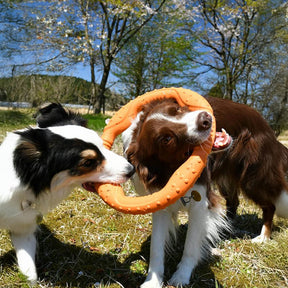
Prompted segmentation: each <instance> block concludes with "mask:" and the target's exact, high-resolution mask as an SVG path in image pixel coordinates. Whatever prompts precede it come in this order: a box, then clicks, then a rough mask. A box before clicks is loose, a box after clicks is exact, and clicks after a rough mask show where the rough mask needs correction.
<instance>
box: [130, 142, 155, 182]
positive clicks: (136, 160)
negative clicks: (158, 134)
mask: <svg viewBox="0 0 288 288" xmlns="http://www.w3.org/2000/svg"><path fill="white" fill-rule="evenodd" d="M141 154H142V153H141V151H139V145H138V144H137V143H136V142H134V143H131V144H130V146H129V148H128V149H127V151H126V155H127V160H128V161H129V162H130V163H131V164H132V165H133V166H134V167H135V170H136V172H137V174H138V176H139V178H140V180H141V181H142V183H143V184H144V186H145V187H146V188H149V187H151V185H153V182H154V181H155V179H156V175H155V174H154V173H152V171H150V170H151V169H149V167H148V166H147V165H145V164H144V163H143V162H144V161H143V159H142V157H141Z"/></svg>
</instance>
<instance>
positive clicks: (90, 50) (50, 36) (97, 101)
mask: <svg viewBox="0 0 288 288" xmlns="http://www.w3.org/2000/svg"><path fill="white" fill-rule="evenodd" d="M164 3H165V0H154V1H145V0H129V1H125V2H124V1H123V2H122V1H117V0H62V1H58V0H51V1H30V2H29V3H28V4H27V2H26V8H27V7H28V8H29V4H30V11H31V12H30V13H31V14H30V15H29V16H30V22H29V23H30V26H31V27H33V29H34V31H35V37H36V42H37V45H39V46H40V45H41V47H43V48H42V51H44V49H45V50H46V51H49V54H50V55H52V56H50V57H48V58H49V66H48V68H49V69H52V70H54V71H55V70H60V69H63V68H65V67H67V65H68V64H69V63H70V64H75V63H78V62H83V63H84V64H86V65H89V66H90V71H91V82H92V93H91V96H92V97H91V104H92V105H93V107H94V108H95V112H100V110H101V109H103V112H105V101H104V100H105V96H104V93H105V90H106V85H107V81H108V78H109V74H110V70H111V65H112V63H113V61H114V59H115V58H116V57H117V54H118V53H119V51H121V49H122V48H123V47H125V45H126V44H127V43H128V42H129V41H130V39H131V37H133V36H134V35H135V34H136V33H137V32H138V31H139V30H140V29H141V28H142V27H143V26H145V25H146V23H148V22H149V21H150V20H151V19H152V18H153V16H154V15H155V14H157V13H159V11H160V9H161V7H162V6H163V4H164ZM22 5H23V4H22ZM47 54H48V52H47ZM47 54H46V55H47ZM50 60H54V61H50ZM97 68H99V71H100V72H101V75H102V76H101V80H100V84H99V89H98V91H96V86H95V83H96V79H95V72H96V69H97Z"/></svg>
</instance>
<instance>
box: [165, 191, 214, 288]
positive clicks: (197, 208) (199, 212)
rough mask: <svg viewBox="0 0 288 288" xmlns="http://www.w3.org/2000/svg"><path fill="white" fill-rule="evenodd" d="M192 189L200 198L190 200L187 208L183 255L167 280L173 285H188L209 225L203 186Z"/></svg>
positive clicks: (198, 259)
mask: <svg viewBox="0 0 288 288" xmlns="http://www.w3.org/2000/svg"><path fill="white" fill-rule="evenodd" d="M193 189H195V190H197V191H198V192H199V193H200V195H201V200H200V201H199V202H198V201H195V200H193V199H192V200H191V203H190V208H189V219H188V229H187V235H186V240H185V246H184V251H183V256H182V259H181V261H180V263H179V264H178V268H177V271H176V272H175V273H174V274H173V276H172V278H171V279H170V280H169V284H172V285H174V286H177V287H178V285H180V286H181V285H188V284H189V282H190V277H191V273H192V271H193V270H194V268H195V267H196V265H197V264H198V263H199V261H200V259H201V258H202V254H203V252H202V251H203V250H202V249H203V244H204V242H205V238H206V237H207V225H209V210H208V202H207V197H206V189H205V187H204V186H200V185H195V186H194V187H193Z"/></svg>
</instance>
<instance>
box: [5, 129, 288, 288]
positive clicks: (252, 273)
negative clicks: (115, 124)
mask: <svg viewBox="0 0 288 288" xmlns="http://www.w3.org/2000/svg"><path fill="white" fill-rule="evenodd" d="M8 126H9V125H8ZM8 126H7V127H6V128H7V130H9V129H10V128H11V127H10V126H9V127H8ZM13 127H14V126H13ZM13 127H12V128H13ZM13 129H14V128H13ZM10 130H12V129H10ZM287 138H288V137H287ZM116 142H117V143H116V144H115V147H114V149H115V151H116V152H117V153H122V147H121V143H120V140H119V139H117V141H116ZM125 190H128V191H130V193H131V194H133V193H134V191H133V187H132V185H131V184H130V183H127V184H125ZM260 212H261V211H260V210H259V209H258V208H257V207H256V206H255V205H254V204H253V203H251V202H249V201H247V200H244V199H243V198H242V199H241V204H240V207H239V209H238V216H237V218H236V219H235V222H234V228H235V229H234V230H233V235H227V236H226V238H225V239H223V241H222V242H221V243H219V247H218V249H219V251H220V253H221V255H220V256H215V257H211V258H210V259H208V260H207V261H204V262H203V263H202V264H201V265H199V267H197V269H196V271H195V273H194V274H193V276H192V279H191V285H189V286H187V287H193V288H214V287H215V288H216V287H217V288H218V287H222V288H226V287H227V288H231V287H233V288H234V287H239V288H240V287H241V288H243V287H249V288H252V287H257V288H263V287H265V288H266V287H271V288H272V287H283V288H284V287H288V248H287V247H288V229H287V228H288V220H285V219H280V218H277V217H275V221H274V224H275V225H274V230H273V234H272V236H273V239H272V240H271V241H269V242H268V243H265V244H252V243H251V240H250V239H251V238H252V237H255V236H256V235H258V234H259V233H260V230H261V224H262V218H261V214H260ZM186 219H187V218H186V216H185V214H181V219H180V220H181V221H180V224H181V225H180V228H181V229H180V232H179V237H178V242H177V244H176V245H175V247H174V248H175V250H174V252H173V253H171V252H170V253H169V255H168V256H167V259H166V271H165V279H169V278H170V277H171V275H172V273H173V272H174V271H175V269H176V266H177V263H178V261H179V259H180V258H181V253H182V249H183V245H184V239H185V232H186V225H185V223H186ZM151 226H152V225H151V214H148V215H137V216H134V215H126V214H122V213H119V212H117V211H115V210H113V209H111V208H110V207H108V206H107V205H106V204H105V203H104V202H103V201H102V200H101V199H100V198H99V197H98V196H97V195H95V194H92V193H89V192H86V191H84V190H82V189H80V188H79V189H75V191H73V193H71V195H70V197H69V198H68V199H67V200H66V201H64V202H63V203H61V204H60V205H59V206H58V207H57V208H56V209H54V210H53V211H52V212H51V213H49V214H48V215H46V216H45V217H44V219H43V221H42V223H41V225H40V229H39V232H38V242H39V247H38V254H37V255H38V256H37V267H38V274H39V277H40V281H39V282H38V285H37V287H39V288H40V287H57V288H58V287H59V288H64V287H65V288H67V287H73V288H74V287H81V288H83V287H85V288H86V287H87V288H88V287H91V288H92V287H93V288H95V287H101V288H104V287H111V288H119V287H120V288H121V287H125V288H136V287H139V286H140V285H141V283H143V281H144V280H145V276H146V273H147V268H148V263H149V245H150V235H151V228H152V227H151ZM0 241H1V248H0V249H1V250H0V269H1V274H0V287H29V285H28V284H27V282H26V280H25V278H24V277H23V276H22V275H21V273H19V272H18V269H17V265H16V263H15V253H14V251H13V247H12V246H11V243H10V239H9V235H8V233H7V232H6V231H1V232H0ZM166 287H167V288H168V286H166ZM170 287H171V286H170Z"/></svg>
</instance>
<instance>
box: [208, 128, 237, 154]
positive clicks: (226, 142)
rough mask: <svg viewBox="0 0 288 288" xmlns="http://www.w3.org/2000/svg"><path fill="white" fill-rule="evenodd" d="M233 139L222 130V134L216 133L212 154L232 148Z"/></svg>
mask: <svg viewBox="0 0 288 288" xmlns="http://www.w3.org/2000/svg"><path fill="white" fill-rule="evenodd" d="M231 144H232V137H231V136H230V135H229V134H228V133H227V132H226V131H225V130H224V129H222V131H221V132H216V135H215V140H214V143H213V147H212V152H220V151H223V150H225V149H227V148H229V147H230V145H231Z"/></svg>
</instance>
